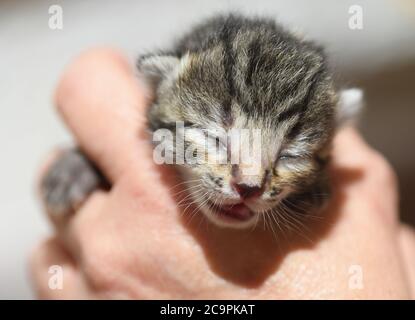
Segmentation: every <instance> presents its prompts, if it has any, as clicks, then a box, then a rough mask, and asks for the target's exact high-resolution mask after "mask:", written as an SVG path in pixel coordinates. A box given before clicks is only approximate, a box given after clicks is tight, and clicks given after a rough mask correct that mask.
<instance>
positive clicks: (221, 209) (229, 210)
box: [211, 203, 255, 222]
mask: <svg viewBox="0 0 415 320" xmlns="http://www.w3.org/2000/svg"><path fill="white" fill-rule="evenodd" d="M211 207H212V209H213V211H214V212H215V215H216V216H217V217H219V218H221V219H224V220H228V221H230V220H233V221H240V222H242V221H248V220H249V219H251V218H252V217H253V216H254V215H255V213H254V212H253V211H252V210H251V209H249V208H248V207H247V206H246V205H245V204H243V203H236V204H230V205H222V206H218V205H215V204H212V203H211Z"/></svg>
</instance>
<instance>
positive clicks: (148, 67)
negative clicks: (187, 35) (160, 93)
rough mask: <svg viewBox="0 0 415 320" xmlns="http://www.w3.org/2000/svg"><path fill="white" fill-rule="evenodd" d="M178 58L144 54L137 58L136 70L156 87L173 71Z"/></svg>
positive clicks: (153, 87)
mask: <svg viewBox="0 0 415 320" xmlns="http://www.w3.org/2000/svg"><path fill="white" fill-rule="evenodd" d="M179 64H180V59H179V58H177V57H175V56H171V55H146V56H142V57H140V58H139V60H138V62H137V67H138V70H139V71H140V72H141V74H142V76H143V77H144V79H145V80H146V82H147V83H148V84H149V85H150V86H151V87H152V89H154V90H155V89H157V87H158V86H159V85H160V83H161V82H162V81H163V80H164V79H166V78H168V77H169V76H170V75H172V74H173V73H174V71H175V70H176V68H177V66H178V65H179Z"/></svg>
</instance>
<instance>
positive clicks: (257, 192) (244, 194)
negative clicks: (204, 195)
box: [232, 183, 264, 199]
mask: <svg viewBox="0 0 415 320" xmlns="http://www.w3.org/2000/svg"><path fill="white" fill-rule="evenodd" d="M232 188H233V189H234V190H235V191H236V192H238V194H239V195H240V197H241V198H242V199H247V198H255V197H259V196H261V195H262V193H263V192H264V188H262V187H259V186H250V185H247V184H245V183H232Z"/></svg>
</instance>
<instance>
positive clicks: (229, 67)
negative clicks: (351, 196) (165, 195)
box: [139, 17, 337, 228]
mask: <svg viewBox="0 0 415 320" xmlns="http://www.w3.org/2000/svg"><path fill="white" fill-rule="evenodd" d="M220 19H222V18H220ZM220 19H219V20H220ZM238 19H239V20H238ZM238 19H236V20H235V18H229V17H228V18H227V20H226V19H225V20H223V21H222V20H220V21H219V22H218V21H213V22H212V21H211V22H208V23H207V24H206V25H205V26H203V25H202V26H200V27H199V28H198V29H196V30H195V31H194V34H196V35H197V38H196V39H193V38H192V34H190V35H189V36H187V38H186V37H185V38H184V39H183V41H182V42H181V43H180V44H179V46H178V48H181V49H180V50H181V51H180V50H179V49H178V50H179V51H178V53H177V54H175V55H172V54H166V55H153V56H147V57H144V58H142V60H140V62H139V68H140V70H141V71H142V72H143V73H144V74H145V75H146V77H147V80H148V82H149V83H150V84H151V85H152V88H153V90H154V92H155V96H154V103H153V106H152V107H151V108H150V110H149V116H148V118H149V123H150V128H151V129H152V130H153V131H156V130H158V129H168V130H171V131H172V133H173V142H176V143H174V144H172V145H171V147H170V148H171V149H172V150H171V151H172V152H173V153H175V154H183V155H185V154H186V153H187V154H188V155H191V157H188V158H186V159H185V160H186V161H185V163H184V164H179V165H177V168H178V170H179V171H180V172H181V174H182V176H183V178H184V180H185V181H187V190H188V192H189V193H190V195H191V201H188V203H189V202H192V201H193V202H194V203H195V204H196V206H197V207H198V208H199V209H200V210H201V211H202V212H203V213H205V214H206V216H207V217H208V218H209V219H210V220H211V221H213V222H214V223H216V224H218V225H221V226H229V227H241V228H243V227H247V226H250V225H253V224H255V222H257V221H258V220H259V219H261V218H262V216H264V215H267V214H272V213H273V211H274V210H278V209H284V208H283V205H284V203H283V202H284V201H289V199H290V197H291V196H292V195H296V194H301V193H303V194H304V193H307V192H313V186H314V185H317V184H319V183H320V181H319V180H321V179H322V178H323V177H325V175H324V173H323V170H324V164H325V162H326V160H327V154H328V148H329V145H330V142H331V137H332V135H333V130H334V127H335V112H336V110H335V107H336V102H337V96H336V93H335V91H334V89H333V86H332V82H331V79H330V77H329V75H328V73H327V70H326V65H325V62H324V58H323V56H322V54H321V51H320V50H319V49H316V48H315V47H314V46H313V45H312V44H310V43H307V42H303V41H301V40H298V39H295V38H294V37H293V36H291V35H289V34H287V33H284V32H282V31H281V30H280V29H279V27H277V26H276V25H275V24H273V23H270V22H269V21H267V22H266V23H265V22H261V21H256V20H255V21H254V20H245V21H242V22H241V21H240V19H241V18H238ZM215 24H218V26H216V25H215ZM224 26H225V27H224ZM215 28H216V29H215ZM205 29H206V30H205ZM203 32H207V36H205V37H204V38H203V37H202V39H207V40H206V41H205V40H200V38H201V34H202V35H203ZM197 41H200V43H199V44H198V45H196V44H195V43H197ZM178 121H179V122H182V123H183V124H184V127H182V128H179V129H178V130H176V129H177V128H176V123H177V122H178ZM241 130H244V131H241ZM176 131H177V132H176ZM235 133H237V134H238V133H239V138H238V139H239V140H238V139H236V140H233V139H232V137H233V134H235ZM178 135H183V136H184V143H182V144H181V143H177V136H178ZM212 146H214V147H215V148H212ZM189 150H190V151H189ZM243 152H246V153H248V155H249V154H250V155H252V153H253V154H254V155H255V156H256V157H255V159H254V160H252V157H251V158H250V159H249V160H250V161H244V160H243V159H241V158H242V157H241V154H242V153H243ZM233 154H239V160H238V161H239V162H238V161H232V159H231V155H233ZM192 159H193V160H192Z"/></svg>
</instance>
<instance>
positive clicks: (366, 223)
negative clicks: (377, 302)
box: [30, 48, 415, 299]
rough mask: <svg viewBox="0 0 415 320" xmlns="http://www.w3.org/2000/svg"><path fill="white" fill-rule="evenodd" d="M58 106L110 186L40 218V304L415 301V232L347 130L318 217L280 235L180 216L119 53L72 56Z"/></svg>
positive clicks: (379, 170)
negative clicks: (44, 231)
mask: <svg viewBox="0 0 415 320" xmlns="http://www.w3.org/2000/svg"><path fill="white" fill-rule="evenodd" d="M56 105H57V109H58V112H59V113H60V115H61V116H62V118H63V120H64V122H65V123H66V124H67V126H68V128H69V130H70V131H71V132H72V133H73V135H74V137H75V139H76V141H77V144H78V145H80V146H81V148H82V149H83V150H84V151H85V152H86V153H87V154H88V156H89V157H90V158H91V159H92V160H93V161H94V162H95V163H96V164H97V165H98V166H99V168H100V169H101V170H102V171H103V172H104V173H105V175H106V176H107V177H108V179H109V180H110V181H111V183H112V188H111V190H108V191H104V190H100V191H96V192H94V193H93V194H92V195H91V196H90V197H89V198H88V200H87V201H86V202H85V203H84V205H83V206H82V207H81V208H79V210H77V212H75V213H74V214H73V215H71V216H69V217H64V218H62V217H61V218H57V217H53V216H50V215H48V216H49V218H50V219H51V221H52V223H53V225H54V226H55V230H56V232H55V234H54V235H53V236H51V237H50V238H49V239H47V240H45V241H43V242H42V243H41V244H39V245H38V246H37V247H36V249H35V250H34V251H33V253H32V256H31V259H30V271H31V276H32V280H33V287H34V289H35V291H36V294H37V296H38V297H39V298H45V299H72V298H77V299H96V298H133V299H153V298H156V299H164V298H166V299H167V298H172V299H195V298H196V299H212V298H213V299H215V298H216V299H222V298H227V299H325V298H327V299H343V298H344V299H389V298H391V299H395V298H396V299H399V298H403V299H408V298H411V297H414V289H415V235H414V231H413V230H412V229H410V228H409V227H408V226H405V225H403V224H402V223H400V222H399V217H398V210H397V204H398V196H397V195H398V193H397V185H396V178H395V175H394V173H393V170H392V169H391V167H390V165H389V164H388V163H387V162H386V161H385V159H384V158H383V157H382V156H381V155H380V154H379V153H377V152H376V151H374V150H373V149H372V148H370V147H369V146H368V145H367V144H366V143H365V142H364V141H363V140H362V138H361V137H360V135H359V134H358V133H357V132H356V130H355V129H352V128H344V129H342V130H341V131H340V132H339V133H338V134H337V135H336V137H335V140H334V146H333V150H332V157H333V158H332V162H331V166H330V176H331V179H332V185H333V195H332V198H331V200H330V203H329V204H328V206H327V207H326V209H325V210H324V212H323V214H322V217H323V218H322V219H308V220H305V221H304V222H305V223H306V224H307V226H306V227H304V228H303V229H302V230H301V232H298V234H296V233H293V235H292V236H289V235H286V234H284V233H283V232H281V231H280V230H279V229H278V227H277V226H274V230H271V228H270V227H269V225H268V228H265V229H264V228H263V227H262V226H261V225H260V226H258V227H257V228H256V229H254V230H232V229H224V228H219V227H216V226H214V225H212V224H210V223H209V222H207V221H206V220H205V218H204V217H203V215H202V214H200V213H197V212H196V211H195V210H194V208H192V209H191V210H194V214H193V215H189V214H183V208H180V207H179V206H178V205H177V193H178V189H180V186H179V185H178V183H180V182H179V180H178V179H177V177H176V175H175V174H174V170H172V168H170V167H169V166H157V165H156V164H154V163H153V161H152V148H151V145H150V143H149V140H148V136H147V135H146V132H145V123H146V120H145V109H146V108H147V104H146V101H145V99H144V91H143V89H142V86H140V84H139V83H138V81H137V79H136V76H135V74H134V71H133V68H132V67H131V66H130V64H129V63H128V62H127V61H126V59H125V58H124V57H123V55H122V54H121V53H119V52H116V51H114V50H112V49H106V48H100V49H93V50H90V51H87V52H85V53H84V54H82V55H81V56H79V57H78V58H77V59H75V61H73V62H72V63H71V64H70V65H69V66H68V68H67V69H66V70H65V72H64V75H63V77H62V79H61V81H60V83H59V85H58V87H57V92H56ZM55 155H56V153H55ZM54 157H55V156H51V157H50V159H49V160H48V161H47V162H46V165H45V166H44V168H43V169H42V170H41V175H42V174H44V172H45V170H47V167H48V165H49V163H50V162H51V161H53V158H54ZM52 265H59V266H61V267H62V268H63V269H62V270H63V288H62V289H61V290H52V289H51V288H49V286H48V282H49V279H50V277H51V274H50V273H48V270H49V268H50V266H52Z"/></svg>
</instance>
